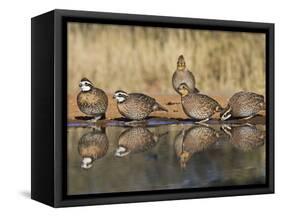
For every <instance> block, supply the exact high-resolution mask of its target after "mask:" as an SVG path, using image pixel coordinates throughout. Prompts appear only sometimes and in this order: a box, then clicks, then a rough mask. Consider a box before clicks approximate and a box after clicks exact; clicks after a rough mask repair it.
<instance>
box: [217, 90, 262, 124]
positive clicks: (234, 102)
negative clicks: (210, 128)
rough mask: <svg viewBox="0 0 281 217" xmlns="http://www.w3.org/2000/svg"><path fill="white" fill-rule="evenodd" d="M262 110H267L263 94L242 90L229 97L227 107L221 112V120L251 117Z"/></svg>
mask: <svg viewBox="0 0 281 217" xmlns="http://www.w3.org/2000/svg"><path fill="white" fill-rule="evenodd" d="M262 110H265V102H264V97H263V96H262V95H259V94H256V93H252V92H246V91H240V92H238V93H235V94H234V95H233V96H232V97H231V98H230V99H229V101H228V104H227V106H226V108H225V109H224V110H223V111H222V112H221V120H223V121H224V120H227V119H228V118H230V117H234V118H243V119H250V118H252V117H254V116H255V115H257V113H258V112H260V111H262Z"/></svg>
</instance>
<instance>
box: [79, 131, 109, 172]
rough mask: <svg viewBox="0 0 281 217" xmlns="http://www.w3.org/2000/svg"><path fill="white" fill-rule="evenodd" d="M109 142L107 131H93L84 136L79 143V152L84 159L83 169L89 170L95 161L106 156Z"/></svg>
mask: <svg viewBox="0 0 281 217" xmlns="http://www.w3.org/2000/svg"><path fill="white" fill-rule="evenodd" d="M108 146H109V142H108V138H107V136H106V133H105V130H104V129H102V130H96V129H95V130H93V131H91V132H88V133H86V134H84V135H83V136H82V137H81V138H80V140H79V143H78V152H79V154H80V156H81V157H82V161H81V168H83V169H89V168H91V167H92V166H93V163H94V161H96V160H98V159H100V158H102V157H104V156H105V154H106V152H107V150H108Z"/></svg>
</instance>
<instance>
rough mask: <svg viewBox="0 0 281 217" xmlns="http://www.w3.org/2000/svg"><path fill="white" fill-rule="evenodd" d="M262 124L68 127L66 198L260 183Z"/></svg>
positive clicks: (263, 167) (261, 174) (262, 172)
mask: <svg viewBox="0 0 281 217" xmlns="http://www.w3.org/2000/svg"><path fill="white" fill-rule="evenodd" d="M264 131H265V127H264V125H256V126H254V125H249V124H244V125H210V126H203V125H162V126H158V127H149V128H147V127H126V128H125V127H107V128H103V129H93V128H87V127H85V128H79V127H69V128H68V194H70V195H76V194H92V193H108V192H127V191H144V190H160V189H178V188H202V187H212V186H231V185H247V184H260V183H264V182H265V144H264V142H265V132H264Z"/></svg>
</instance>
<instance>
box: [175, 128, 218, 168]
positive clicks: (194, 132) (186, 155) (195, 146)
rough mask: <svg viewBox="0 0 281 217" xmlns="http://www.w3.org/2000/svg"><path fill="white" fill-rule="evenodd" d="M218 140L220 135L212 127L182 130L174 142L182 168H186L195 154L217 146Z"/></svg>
mask: <svg viewBox="0 0 281 217" xmlns="http://www.w3.org/2000/svg"><path fill="white" fill-rule="evenodd" d="M218 138H219V133H218V132H217V131H216V130H215V129H213V128H212V127H206V126H193V127H191V128H189V129H188V130H185V129H184V130H182V131H181V132H180V133H179V134H178V135H177V136H176V137H175V141H174V146H175V151H176V155H177V156H178V157H179V159H180V165H181V167H182V168H185V167H186V164H187V162H188V161H189V160H190V158H191V157H192V155H193V154H195V153H197V152H201V151H204V150H206V149H207V148H208V147H210V146H211V145H212V144H215V143H216V142H217V141H218Z"/></svg>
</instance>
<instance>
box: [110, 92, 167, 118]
mask: <svg viewBox="0 0 281 217" xmlns="http://www.w3.org/2000/svg"><path fill="white" fill-rule="evenodd" d="M113 98H115V99H116V100H117V108H118V110H119V112H120V114H121V115H122V116H124V117H126V118H128V119H131V120H143V119H145V118H146V117H148V116H149V114H150V113H151V112H155V111H165V112H168V110H167V109H166V108H164V107H163V106H161V105H160V104H159V103H158V102H156V100H155V99H154V98H152V97H150V96H147V95H145V94H142V93H126V92H125V91H122V90H118V91H116V92H115V94H114V96H113Z"/></svg>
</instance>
